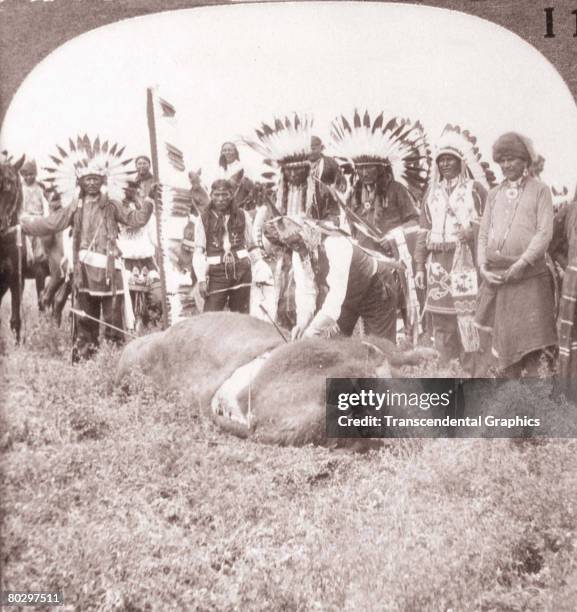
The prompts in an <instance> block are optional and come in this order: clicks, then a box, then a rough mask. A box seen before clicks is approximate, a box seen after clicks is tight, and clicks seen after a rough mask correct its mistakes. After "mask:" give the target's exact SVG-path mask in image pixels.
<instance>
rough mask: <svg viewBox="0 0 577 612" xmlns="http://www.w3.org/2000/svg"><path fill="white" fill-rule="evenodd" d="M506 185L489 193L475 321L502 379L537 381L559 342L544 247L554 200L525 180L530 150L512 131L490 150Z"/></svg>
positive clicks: (538, 184) (531, 159) (544, 189)
mask: <svg viewBox="0 0 577 612" xmlns="http://www.w3.org/2000/svg"><path fill="white" fill-rule="evenodd" d="M493 159H494V160H495V161H496V162H497V163H498V164H499V165H500V166H501V171H502V173H503V176H504V180H503V182H502V183H501V184H500V185H497V186H496V187H494V188H493V189H491V191H490V192H489V195H488V196H487V205H486V207H485V212H484V213H483V218H482V219H481V227H480V230H479V244H478V249H477V258H478V264H479V269H480V271H481V275H482V277H483V281H484V283H483V285H482V287H481V290H480V294H479V304H478V307H477V313H476V315H475V322H476V324H477V325H478V326H479V327H480V328H481V329H485V330H487V331H489V332H491V334H492V338H493V347H492V349H493V354H494V355H495V357H497V359H498V367H499V369H500V370H501V372H502V374H503V375H505V376H511V377H518V376H521V375H522V374H523V372H524V371H527V372H528V373H529V375H530V376H537V375H538V373H539V365H540V361H541V357H543V358H544V359H545V360H547V356H548V354H550V350H549V349H550V347H552V346H554V345H555V344H556V343H557V334H556V329H555V298H554V289H553V278H552V273H551V271H550V269H549V266H548V260H547V248H548V246H549V243H550V242H551V238H552V235H553V202H552V198H551V190H550V189H549V187H547V185H545V184H544V183H542V182H541V181H539V180H537V179H536V178H534V177H533V176H531V173H530V168H531V166H532V164H533V163H534V162H535V161H536V159H537V157H536V155H535V152H534V149H533V145H532V143H531V141H530V140H529V139H528V138H526V137H525V136H523V135H521V134H518V133H516V132H509V133H507V134H503V135H502V136H501V137H499V138H498V139H497V141H496V142H495V144H494V145H493Z"/></svg>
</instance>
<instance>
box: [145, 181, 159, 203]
mask: <svg viewBox="0 0 577 612" xmlns="http://www.w3.org/2000/svg"><path fill="white" fill-rule="evenodd" d="M148 197H149V198H152V199H153V200H159V199H160V198H162V185H161V184H160V183H152V185H151V187H150V191H149V192H148Z"/></svg>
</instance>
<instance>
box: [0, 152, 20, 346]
mask: <svg viewBox="0 0 577 612" xmlns="http://www.w3.org/2000/svg"><path fill="white" fill-rule="evenodd" d="M23 163H24V155H23V156H22V157H21V158H20V159H19V160H18V161H17V162H16V163H11V158H8V157H6V156H5V158H4V159H3V160H2V161H0V303H1V302H2V298H3V297H4V294H5V293H6V292H7V291H8V290H10V296H11V298H12V312H11V316H10V329H11V330H12V332H13V333H14V336H15V338H16V342H20V328H21V325H22V321H21V312H20V311H21V302H22V291H23V288H24V248H23V242H22V234H21V233H20V232H19V231H17V230H16V226H17V225H18V219H19V217H20V213H21V211H22V184H21V182H20V176H19V172H20V168H22V165H23Z"/></svg>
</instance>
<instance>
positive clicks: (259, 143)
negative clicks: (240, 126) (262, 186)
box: [242, 113, 315, 213]
mask: <svg viewBox="0 0 577 612" xmlns="http://www.w3.org/2000/svg"><path fill="white" fill-rule="evenodd" d="M312 127H313V118H312V117H311V116H310V115H306V114H303V115H299V114H297V113H295V114H294V115H293V116H292V117H284V118H282V119H279V118H276V119H274V120H273V121H272V122H271V123H270V125H269V124H266V123H262V124H261V126H260V128H258V129H256V130H255V133H256V139H255V138H254V137H253V138H243V139H242V140H243V142H244V143H245V144H246V145H248V146H249V147H251V148H252V149H254V150H255V151H256V152H257V153H259V154H260V155H262V157H263V158H264V163H265V164H266V165H267V166H269V167H270V168H271V170H270V171H267V172H263V174H262V176H263V178H264V179H265V180H266V181H267V182H269V184H270V183H273V184H276V187H277V196H276V200H277V208H279V210H281V211H282V212H283V213H284V212H286V207H285V206H284V200H285V196H286V190H287V185H286V177H285V175H284V172H283V170H285V169H288V168H307V167H308V168H310V166H311V162H310V155H311V151H312V149H311V137H312V135H313V134H312ZM304 187H306V190H305V189H304ZM314 187H315V186H314V179H313V178H312V176H311V174H310V172H309V173H308V177H307V180H306V182H305V184H304V185H303V194H305V191H306V195H304V197H305V199H306V203H305V206H304V209H305V210H306V211H308V210H310V208H311V206H312V202H313V197H314V193H315V189H314Z"/></svg>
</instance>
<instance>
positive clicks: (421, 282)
mask: <svg viewBox="0 0 577 612" xmlns="http://www.w3.org/2000/svg"><path fill="white" fill-rule="evenodd" d="M475 145H476V140H475V138H474V137H472V136H471V135H470V134H469V133H468V132H466V131H462V130H461V129H460V128H459V127H458V126H456V127H454V126H452V125H447V126H446V127H445V129H444V130H443V133H442V134H441V137H440V138H439V141H438V143H437V149H436V152H435V166H434V169H433V180H432V182H431V184H430V185H429V188H428V190H427V193H426V194H425V197H424V199H423V204H422V208H421V218H420V226H421V230H420V232H419V237H418V240H417V247H416V250H415V264H416V268H417V274H416V276H415V282H416V284H417V287H418V288H419V289H424V288H425V272H426V269H427V270H428V279H427V298H426V303H425V309H426V311H427V312H429V313H431V316H432V324H433V336H434V342H435V348H436V349H437V351H439V354H440V357H441V360H442V361H443V362H447V361H449V360H450V359H455V358H460V359H461V363H462V364H463V366H464V367H465V369H467V370H468V371H470V373H472V374H474V373H475V372H474V366H475V364H474V361H475V360H474V359H473V355H474V354H475V353H476V352H477V351H478V350H479V348H480V339H479V335H478V331H477V329H476V328H475V326H474V325H473V316H474V314H475V307H476V299H477V271H476V268H475V258H476V253H475V239H476V234H477V233H478V229H479V221H480V219H481V215H482V214H483V209H484V206H485V200H486V197H487V189H488V188H489V186H490V185H491V184H492V182H493V180H494V176H493V175H492V173H491V172H490V170H489V168H488V166H487V164H484V163H483V162H482V161H481V155H480V153H479V150H478V148H477V147H476V146H475Z"/></svg>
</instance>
